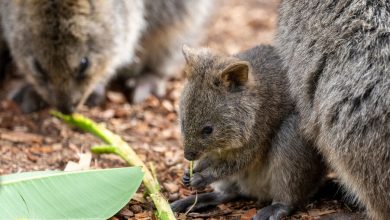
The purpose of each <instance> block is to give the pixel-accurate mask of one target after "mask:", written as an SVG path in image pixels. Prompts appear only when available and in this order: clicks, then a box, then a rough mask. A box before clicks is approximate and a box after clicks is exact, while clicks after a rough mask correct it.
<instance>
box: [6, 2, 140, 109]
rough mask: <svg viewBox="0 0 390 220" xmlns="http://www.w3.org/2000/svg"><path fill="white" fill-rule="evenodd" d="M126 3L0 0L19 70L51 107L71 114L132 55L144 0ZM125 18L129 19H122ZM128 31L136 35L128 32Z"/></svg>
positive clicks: (7, 39) (8, 37)
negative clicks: (130, 4) (121, 8)
mask: <svg viewBox="0 0 390 220" xmlns="http://www.w3.org/2000/svg"><path fill="white" fill-rule="evenodd" d="M126 4H127V3H124V2H123V1H115V4H114V2H111V1H87V0H77V1H67V0H65V1H43V0H36V1H4V2H2V5H1V6H2V8H1V9H2V25H3V28H4V30H5V31H4V33H5V39H6V41H7V43H8V46H9V48H10V51H11V54H12V56H13V57H14V59H15V62H16V64H17V66H18V69H19V71H20V72H21V73H22V74H24V75H25V77H26V80H27V81H28V82H29V83H30V84H32V85H33V87H34V89H35V90H36V92H37V93H38V94H39V95H40V96H42V98H43V99H44V100H45V101H46V102H47V103H48V104H49V105H51V106H54V107H57V108H58V109H59V110H61V111H63V112H66V113H70V112H72V111H73V110H74V109H75V107H76V106H77V105H78V104H80V102H83V101H84V100H85V99H86V98H87V97H88V95H89V94H90V93H91V92H92V91H93V90H94V89H95V87H96V86H97V85H98V84H105V83H106V81H107V80H108V79H109V78H110V76H111V75H112V74H113V73H114V72H115V69H116V68H117V67H118V66H120V65H122V64H123V63H126V62H127V61H128V60H130V59H132V51H134V48H132V45H135V42H136V41H137V40H138V38H139V36H138V35H139V32H140V29H141V26H142V25H141V23H142V19H143V18H142V12H138V10H139V9H140V8H141V9H142V4H141V3H140V1H134V2H132V4H133V6H132V7H128V5H126ZM119 7H125V8H126V9H128V10H124V9H123V10H118V8H119ZM141 11H142V10H141ZM127 19H129V20H131V21H133V22H132V23H129V22H124V21H125V20H127ZM138 24H139V25H138ZM119 30H121V32H120V31H119ZM129 30H131V31H132V32H134V34H133V35H131V34H126V33H128V32H129Z"/></svg>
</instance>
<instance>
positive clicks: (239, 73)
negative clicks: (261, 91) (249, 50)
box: [221, 61, 250, 88]
mask: <svg viewBox="0 0 390 220" xmlns="http://www.w3.org/2000/svg"><path fill="white" fill-rule="evenodd" d="M249 66H250V64H249V63H248V62H246V61H236V62H234V63H232V64H230V65H228V66H227V67H226V68H225V69H224V70H223V71H222V73H221V80H222V82H223V85H225V86H227V87H230V88H238V87H240V86H244V85H246V83H247V82H248V80H249Z"/></svg>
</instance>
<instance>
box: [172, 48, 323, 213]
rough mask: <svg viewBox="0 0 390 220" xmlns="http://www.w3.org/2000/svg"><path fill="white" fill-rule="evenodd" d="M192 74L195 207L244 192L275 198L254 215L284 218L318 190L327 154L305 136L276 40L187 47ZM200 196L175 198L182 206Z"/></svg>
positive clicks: (185, 112) (187, 100)
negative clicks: (234, 48)
mask: <svg viewBox="0 0 390 220" xmlns="http://www.w3.org/2000/svg"><path fill="white" fill-rule="evenodd" d="M183 53H184V56H185V59H186V62H187V65H186V69H185V72H186V74H187V80H188V82H187V83H186V85H185V87H184V90H183V93H182V96H181V100H180V125H181V131H182V136H183V142H184V155H185V158H186V159H188V160H197V161H196V164H195V167H194V170H193V176H192V177H191V178H189V176H188V175H189V174H188V173H186V175H185V176H184V178H183V180H184V182H185V183H187V184H188V185H190V186H192V187H193V188H195V189H201V188H204V187H205V186H207V185H210V184H211V186H212V187H213V188H214V191H213V192H210V193H204V194H200V195H198V198H197V203H196V205H195V206H194V207H193V208H192V210H197V209H200V208H204V207H206V206H213V205H218V204H220V203H224V202H228V201H231V200H234V199H237V198H240V197H249V198H253V199H256V200H257V201H258V202H259V203H261V204H263V203H269V204H270V205H269V206H267V207H264V208H262V209H261V210H260V211H259V212H258V213H257V214H256V216H255V219H269V218H270V217H273V218H275V219H280V218H281V217H283V216H286V215H289V213H290V212H291V210H292V209H293V208H294V207H295V206H297V205H299V204H301V203H303V202H304V201H305V200H306V199H307V198H308V197H309V196H310V195H311V194H313V193H314V192H315V191H316V189H317V187H318V185H319V182H320V181H321V179H322V176H323V172H324V171H323V170H324V169H323V164H322V162H321V161H322V160H321V158H320V156H319V155H318V154H317V152H316V151H315V150H314V149H313V148H312V146H311V145H310V143H308V142H307V141H306V140H304V139H303V138H302V137H301V136H300V132H299V130H298V123H299V118H298V117H299V116H298V115H297V114H296V113H295V112H294V105H293V103H292V101H291V98H290V97H289V94H288V87H287V78H286V73H285V71H284V69H282V65H281V62H280V60H279V57H278V55H277V54H276V52H275V51H274V48H273V47H271V46H257V47H255V48H253V49H250V50H247V51H244V52H242V53H239V54H237V55H234V56H224V55H219V54H217V53H214V52H212V51H210V50H208V49H204V48H202V49H192V48H189V47H187V46H184V47H183ZM194 200H195V196H189V197H187V198H185V199H182V200H179V201H176V202H174V203H172V208H173V210H174V211H177V212H184V211H186V210H188V209H189V208H190V207H191V206H192V205H193V204H194Z"/></svg>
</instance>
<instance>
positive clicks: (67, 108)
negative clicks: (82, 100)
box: [58, 105, 75, 114]
mask: <svg viewBox="0 0 390 220" xmlns="http://www.w3.org/2000/svg"><path fill="white" fill-rule="evenodd" d="M58 110H59V111H60V112H61V113H64V114H72V113H73V112H74V110H75V107H74V106H73V105H60V106H58Z"/></svg>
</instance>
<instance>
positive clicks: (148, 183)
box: [51, 111, 176, 220]
mask: <svg viewBox="0 0 390 220" xmlns="http://www.w3.org/2000/svg"><path fill="white" fill-rule="evenodd" d="M51 114H52V115H54V116H56V117H58V118H60V119H62V120H64V121H65V122H66V123H68V124H70V125H73V126H76V127H79V128H81V129H83V130H84V131H86V132H89V133H92V134H93V135H95V136H97V137H98V138H100V139H101V140H102V141H103V142H104V143H105V144H107V145H100V146H95V147H92V148H91V151H92V152H93V153H97V154H101V153H113V154H117V155H119V156H120V157H122V159H124V160H125V161H126V162H127V163H128V164H129V165H130V166H140V167H141V169H142V171H143V172H144V173H145V175H144V179H143V183H144V185H145V188H146V189H147V191H148V194H149V196H150V198H151V199H152V201H153V203H154V205H155V206H156V209H157V216H158V217H159V219H162V220H172V219H176V218H175V215H174V214H173V212H172V209H171V207H170V205H169V203H168V202H167V201H166V200H165V198H164V196H163V195H162V194H161V192H160V185H159V183H158V181H157V180H156V179H155V178H154V177H153V175H152V173H151V172H150V171H149V170H148V168H147V167H146V165H145V163H144V162H143V161H142V160H141V158H139V156H138V155H137V154H136V153H135V152H134V150H133V149H132V148H131V147H130V146H129V145H128V144H127V143H126V142H125V141H124V140H122V138H121V137H120V136H118V135H116V134H114V133H112V132H111V131H110V130H108V129H107V128H106V127H105V126H103V125H99V124H97V123H95V122H94V121H92V120H91V119H89V118H86V117H84V116H82V115H80V114H73V115H64V114H62V113H60V112H56V111H52V112H51Z"/></svg>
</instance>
